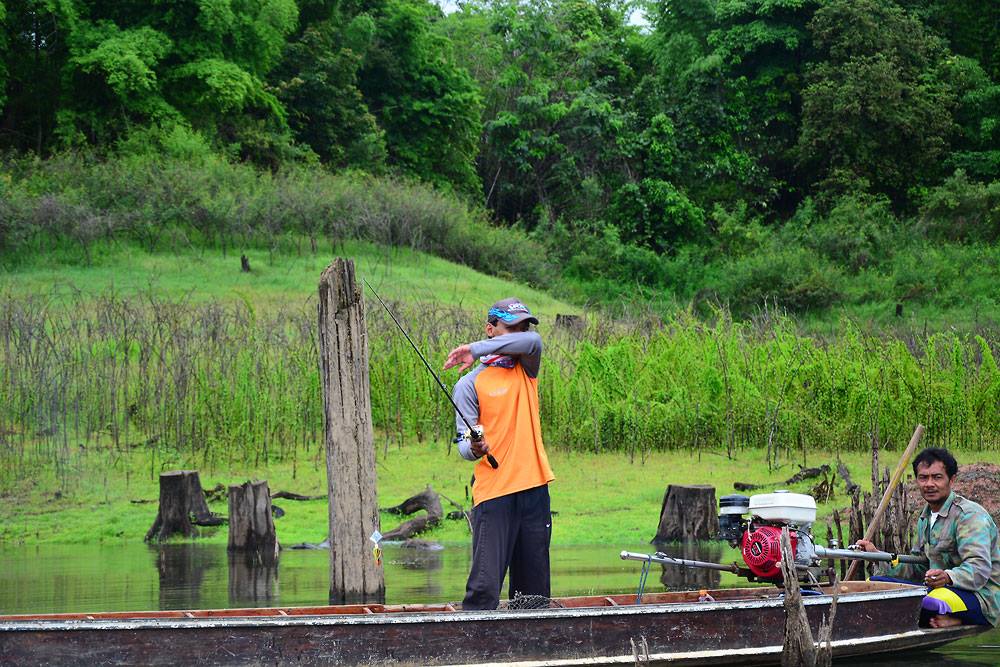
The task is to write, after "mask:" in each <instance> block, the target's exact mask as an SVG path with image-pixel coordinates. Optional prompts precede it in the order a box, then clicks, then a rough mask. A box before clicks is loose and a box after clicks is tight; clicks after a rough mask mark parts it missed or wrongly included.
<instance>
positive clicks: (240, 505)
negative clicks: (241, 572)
mask: <svg viewBox="0 0 1000 667" xmlns="http://www.w3.org/2000/svg"><path fill="white" fill-rule="evenodd" d="M279 548H280V547H279V546H278V536H277V534H276V533H275V532H274V518H273V517H272V516H271V493H270V491H269V490H268V488H267V482H266V481H264V482H260V481H254V482H244V483H243V484H240V485H239V486H230V487H229V552H230V553H231V554H232V553H242V554H244V555H245V556H246V560H247V561H248V562H250V563H261V564H271V563H274V562H275V561H277V559H278V550H279Z"/></svg>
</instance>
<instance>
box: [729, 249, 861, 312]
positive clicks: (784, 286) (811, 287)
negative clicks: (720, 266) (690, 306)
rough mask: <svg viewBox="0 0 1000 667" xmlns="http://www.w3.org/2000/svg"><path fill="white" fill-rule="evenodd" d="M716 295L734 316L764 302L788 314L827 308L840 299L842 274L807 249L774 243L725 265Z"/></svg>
mask: <svg viewBox="0 0 1000 667" xmlns="http://www.w3.org/2000/svg"><path fill="white" fill-rule="evenodd" d="M724 271H725V276H724V277H722V278H721V279H719V281H720V282H719V285H718V292H719V294H720V297H722V298H723V300H725V301H728V303H729V306H730V308H731V309H732V310H733V312H735V313H739V314H747V313H749V312H751V311H752V310H753V309H754V308H756V307H759V306H761V305H763V304H764V303H765V302H768V301H769V302H772V303H774V304H776V305H778V306H781V307H784V308H787V309H788V310H790V311H794V312H802V311H806V310H813V309H821V308H828V307H829V306H831V305H833V304H835V303H836V302H837V301H839V300H840V299H841V298H843V292H842V284H843V274H842V272H841V271H840V269H839V268H837V267H836V266H834V265H833V264H832V263H831V262H830V261H829V260H827V259H825V258H823V257H821V256H820V255H819V254H818V253H816V252H815V251H814V250H812V249H810V248H805V247H802V246H796V245H786V244H782V243H779V242H777V241H775V242H772V243H771V244H770V245H768V246H766V247H764V248H762V249H761V250H760V251H759V252H756V253H754V254H752V255H747V256H746V257H741V258H738V259H735V260H731V261H729V262H726V263H725V264H724Z"/></svg>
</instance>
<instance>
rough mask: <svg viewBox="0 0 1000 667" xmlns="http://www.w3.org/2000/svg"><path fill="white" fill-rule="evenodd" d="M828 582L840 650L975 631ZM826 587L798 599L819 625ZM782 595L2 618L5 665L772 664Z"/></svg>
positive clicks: (909, 591)
mask: <svg viewBox="0 0 1000 667" xmlns="http://www.w3.org/2000/svg"><path fill="white" fill-rule="evenodd" d="M835 585H837V586H838V587H839V589H838V593H839V594H838V602H837V605H838V606H837V614H836V620H835V623H834V625H833V637H832V643H831V648H832V651H833V655H834V656H835V657H845V656H857V655H871V654H877V653H888V652H895V651H902V650H912V649H926V648H933V647H937V646H941V645H943V644H946V643H948V642H951V641H954V640H956V639H959V638H962V637H967V636H970V635H972V634H974V633H976V632H978V631H980V630H982V629H983V628H977V627H971V626H959V627H955V628H943V629H920V628H918V627H917V619H918V616H919V611H920V603H921V599H922V597H923V596H924V589H923V588H922V587H918V586H907V585H903V584H894V583H881V582H864V581H849V582H843V583H839V584H835ZM832 592H833V591H832V590H830V588H829V586H827V587H825V588H824V587H820V588H818V589H817V590H816V591H815V593H816V594H815V595H810V596H807V597H805V598H804V599H803V601H804V604H805V608H806V611H807V615H808V617H809V620H810V623H811V624H812V626H813V632H814V633H816V632H817V631H818V627H819V624H820V621H821V618H822V617H823V616H824V615H826V616H828V615H829V612H830V607H831V603H832ZM781 593H782V591H781V589H780V588H776V587H772V586H768V587H756V588H733V589H721V590H710V591H689V592H665V593H647V594H645V595H636V594H629V595H608V596H584V597H567V598H553V599H551V600H548V599H544V600H545V602H546V604H547V607H545V608H541V609H538V608H536V609H514V608H505V609H499V610H496V611H462V610H461V608H460V605H459V604H457V603H455V604H440V605H381V604H357V605H341V606H328V607H298V608H294V607H293V608H268V609H219V610H201V611H151V612H116V613H93V614H38V615H19V616H0V665H87V666H88V667H91V666H94V665H121V664H125V665H168V664H170V665H173V664H196V665H251V664H268V665H320V664H323V665H334V664H335V665H483V664H502V665H521V666H527V665H553V666H555V665H558V666H560V667H568V666H571V665H578V666H584V665H586V666H592V665H619V664H629V665H631V664H636V663H639V664H651V665H656V664H659V665H667V664H669V665H736V664H739V665H750V664H755V665H756V664H776V663H778V662H780V659H781V650H782V643H783V631H784V619H785V611H784V607H783V604H784V601H783V599H782V597H781ZM515 602H516V600H515Z"/></svg>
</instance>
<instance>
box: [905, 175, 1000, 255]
mask: <svg viewBox="0 0 1000 667" xmlns="http://www.w3.org/2000/svg"><path fill="white" fill-rule="evenodd" d="M917 230H918V231H919V232H922V233H923V234H925V235H927V236H928V237H930V238H935V239H945V240H952V241H996V240H997V239H1000V181H993V182H992V183H978V182H976V181H970V180H969V177H968V176H967V175H966V174H965V172H964V171H962V170H961V169H959V170H958V171H956V172H955V173H954V174H953V175H952V176H951V177H949V178H947V179H946V180H945V181H944V183H942V184H941V185H939V186H937V187H936V188H933V189H931V190H930V192H929V193H928V194H927V196H926V198H925V200H924V202H923V204H922V205H921V207H920V213H919V215H918V216H917Z"/></svg>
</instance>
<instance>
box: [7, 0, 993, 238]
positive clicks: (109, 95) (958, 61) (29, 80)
mask: <svg viewBox="0 0 1000 667" xmlns="http://www.w3.org/2000/svg"><path fill="white" fill-rule="evenodd" d="M641 8H642V14H643V16H644V17H645V18H644V21H641V22H637V21H636V20H635V16H637V14H636V5H635V4H634V3H632V2H629V1H627V0H467V1H465V2H463V3H460V4H459V6H458V9H457V11H453V12H451V13H449V14H447V15H446V14H444V13H443V12H442V10H441V9H440V8H439V7H438V6H437V5H435V4H433V3H432V2H430V1H429V0H297V1H296V0H171V1H169V2H166V1H163V0H154V1H152V2H135V1H133V0H124V1H122V0H118V1H115V2H109V1H106V0H0V25H2V30H0V53H2V54H3V58H2V60H0V147H2V148H3V149H4V150H7V151H19V152H33V153H36V154H39V155H42V156H46V155H51V154H54V153H58V152H61V151H67V150H83V151H87V152H89V153H94V154H97V155H111V154H114V153H115V152H120V151H133V152H134V151H157V150H175V151H180V152H184V151H191V150H195V151H197V150H209V151H214V152H217V153H219V154H221V155H224V156H226V157H227V158H228V159H232V160H236V161H246V162H251V163H254V164H256V165H259V166H261V167H266V168H269V169H272V170H274V169H279V168H281V167H282V166H285V165H289V164H295V163H302V162H307V163H320V164H322V165H325V166H326V168H328V169H331V170H342V169H349V170H354V171H363V172H367V173H371V174H396V175H401V176H404V177H406V178H412V179H416V180H420V181H424V182H427V183H430V184H432V185H433V186H434V187H438V188H442V189H444V190H448V191H451V192H454V193H456V194H457V195H458V196H460V197H463V198H465V199H466V200H467V201H469V202H471V203H473V204H475V205H479V206H483V207H485V208H487V209H488V210H489V211H490V212H491V213H492V214H493V216H494V218H495V219H496V220H498V221H501V222H502V223H505V224H509V225H516V226H520V227H522V228H523V229H525V230H527V231H529V232H531V231H534V233H537V234H553V235H558V234H564V233H565V234H569V236H570V237H572V238H577V239H582V238H584V237H586V238H590V239H597V238H600V239H604V240H605V241H608V240H609V239H610V240H612V241H613V243H616V244H620V245H621V246H622V247H631V248H636V249H641V250H642V251H644V252H645V251H649V252H652V253H655V254H664V253H666V254H674V253H677V252H678V251H679V249H680V248H683V247H688V246H690V245H692V244H693V245H695V246H700V247H703V248H709V247H720V248H732V247H735V246H733V245H732V244H733V243H736V245H737V246H740V245H742V244H743V242H742V241H741V242H736V241H735V240H734V239H735V238H737V237H739V238H744V239H748V238H751V237H753V236H754V234H756V232H755V231H753V230H754V229H756V228H757V226H761V225H763V226H765V227H768V226H770V227H780V226H782V225H784V224H786V223H788V222H789V221H791V220H799V221H801V220H802V216H803V215H805V213H803V211H806V212H808V211H812V210H816V211H819V212H820V213H821V214H824V215H825V214H826V213H828V212H829V211H832V210H834V209H835V208H836V207H837V206H838V205H839V204H838V202H839V201H841V200H842V199H843V198H844V197H854V198H855V200H856V201H861V199H857V198H858V197H861V196H862V195H863V196H864V197H870V198H872V199H871V201H879V202H888V204H889V206H890V210H891V211H892V213H893V214H894V215H901V214H913V213H915V212H917V211H919V210H921V208H922V207H924V206H926V205H928V201H929V196H930V194H931V193H932V191H933V190H934V189H935V188H941V187H948V184H954V183H957V182H959V181H956V180H954V179H955V176H956V174H957V173H961V174H962V177H961V178H965V179H969V182H970V183H973V184H975V183H979V184H983V186H984V187H985V185H986V184H990V183H993V182H995V181H996V180H997V179H998V178H1000V58H998V56H997V54H998V53H1000V28H998V26H1000V10H998V9H997V8H996V6H994V5H993V4H990V3H987V4H986V5H982V6H979V5H976V4H975V3H968V2H959V1H958V0H898V2H897V1H894V0H822V1H821V0H659V1H658V2H654V3H648V4H645V5H642V6H641ZM171 147H172V148H171ZM199 147H200V148H199ZM803 207H805V208H803ZM810 207H815V208H810ZM734 230H735V231H734ZM732 234H735V235H736V236H732ZM608 242H611V241H608ZM567 247H568V246H567ZM574 247H575V246H574ZM616 247H617V246H616ZM567 252H568V253H569V252H570V251H569V250H567ZM574 252H575V251H574Z"/></svg>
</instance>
